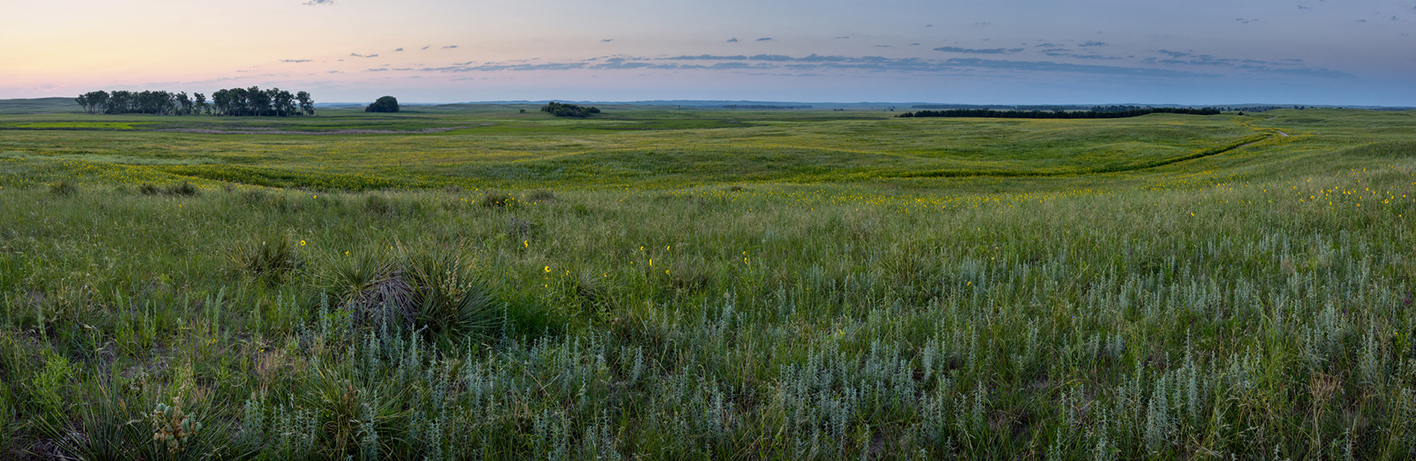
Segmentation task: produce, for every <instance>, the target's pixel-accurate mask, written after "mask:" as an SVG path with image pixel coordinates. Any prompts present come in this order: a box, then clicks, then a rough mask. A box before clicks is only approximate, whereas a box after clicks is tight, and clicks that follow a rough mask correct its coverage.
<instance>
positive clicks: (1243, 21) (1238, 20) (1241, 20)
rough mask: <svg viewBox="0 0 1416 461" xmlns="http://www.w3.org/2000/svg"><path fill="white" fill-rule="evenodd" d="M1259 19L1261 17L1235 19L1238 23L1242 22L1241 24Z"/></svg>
mask: <svg viewBox="0 0 1416 461" xmlns="http://www.w3.org/2000/svg"><path fill="white" fill-rule="evenodd" d="M1258 20H1259V18H1253V19H1244V18H1238V19H1235V20H1234V22H1237V23H1240V24H1248V23H1251V22H1257V21H1258Z"/></svg>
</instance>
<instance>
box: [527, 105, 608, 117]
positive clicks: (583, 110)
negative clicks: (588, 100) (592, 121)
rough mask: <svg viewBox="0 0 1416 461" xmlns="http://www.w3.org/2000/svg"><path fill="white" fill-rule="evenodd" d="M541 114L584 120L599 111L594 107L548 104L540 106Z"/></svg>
mask: <svg viewBox="0 0 1416 461" xmlns="http://www.w3.org/2000/svg"><path fill="white" fill-rule="evenodd" d="M541 112H549V113H550V114H551V115H554V116H557V117H580V118H585V117H589V116H590V114H598V113H600V109H596V108H595V107H594V106H590V107H586V106H577V105H575V104H561V103H558V102H552V103H550V104H546V105H544V106H541Z"/></svg>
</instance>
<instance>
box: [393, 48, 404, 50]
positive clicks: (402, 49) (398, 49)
mask: <svg viewBox="0 0 1416 461" xmlns="http://www.w3.org/2000/svg"><path fill="white" fill-rule="evenodd" d="M393 51H403V48H399V49H396V50H393Z"/></svg>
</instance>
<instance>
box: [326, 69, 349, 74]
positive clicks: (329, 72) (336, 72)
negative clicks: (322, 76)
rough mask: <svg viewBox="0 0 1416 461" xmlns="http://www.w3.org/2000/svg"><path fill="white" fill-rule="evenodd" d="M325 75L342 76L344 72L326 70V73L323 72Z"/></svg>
mask: <svg viewBox="0 0 1416 461" xmlns="http://www.w3.org/2000/svg"><path fill="white" fill-rule="evenodd" d="M325 73H326V74H342V73H344V72H341V71H337V70H327V71H325Z"/></svg>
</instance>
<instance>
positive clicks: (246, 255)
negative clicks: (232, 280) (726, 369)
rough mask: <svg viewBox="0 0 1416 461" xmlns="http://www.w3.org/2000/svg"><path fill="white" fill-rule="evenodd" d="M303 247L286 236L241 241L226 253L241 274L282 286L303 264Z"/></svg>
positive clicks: (301, 242) (234, 267) (233, 266)
mask: <svg viewBox="0 0 1416 461" xmlns="http://www.w3.org/2000/svg"><path fill="white" fill-rule="evenodd" d="M304 243H305V242H304V241H303V240H300V241H298V242H297V241H296V240H295V239H293V238H291V237H290V236H289V235H284V234H281V235H275V236H268V237H264V238H247V239H242V240H238V241H236V242H235V243H234V244H232V245H231V247H230V249H229V250H227V259H228V260H229V262H230V265H231V267H232V268H233V269H234V270H235V271H236V272H238V273H242V274H246V275H249V276H251V277H252V278H255V279H258V280H264V281H266V282H268V283H272V284H279V283H281V282H282V281H284V280H285V278H286V277H287V276H289V275H290V274H291V273H292V272H294V271H295V270H296V269H299V268H300V267H301V266H302V265H303V264H304V261H303V259H302V258H301V257H300V254H299V247H300V246H301V245H303V244H304Z"/></svg>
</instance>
